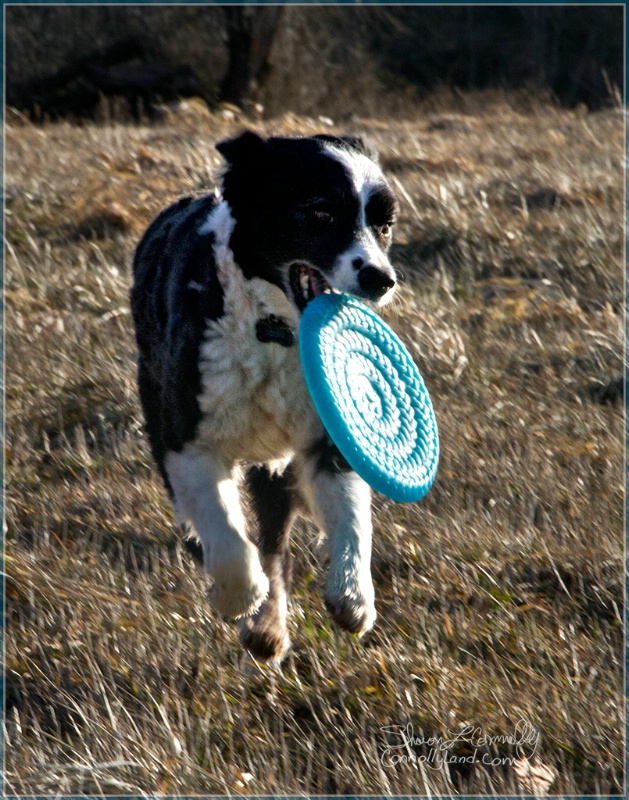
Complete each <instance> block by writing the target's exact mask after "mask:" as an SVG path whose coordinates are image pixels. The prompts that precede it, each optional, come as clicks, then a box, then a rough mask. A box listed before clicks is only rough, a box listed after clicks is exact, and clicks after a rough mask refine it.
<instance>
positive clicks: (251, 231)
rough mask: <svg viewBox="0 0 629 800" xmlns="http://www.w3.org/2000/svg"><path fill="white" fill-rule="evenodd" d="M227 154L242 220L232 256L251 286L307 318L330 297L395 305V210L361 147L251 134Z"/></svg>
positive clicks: (229, 197)
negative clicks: (273, 293) (255, 283)
mask: <svg viewBox="0 0 629 800" xmlns="http://www.w3.org/2000/svg"><path fill="white" fill-rule="evenodd" d="M219 150H220V152H221V153H222V154H223V155H224V157H225V158H226V160H227V162H228V169H227V171H226V173H225V176H224V181H223V184H224V193H223V196H224V198H225V200H226V201H227V202H228V204H229V206H230V209H231V212H232V214H233V216H234V219H235V220H236V227H235V230H234V234H233V236H232V237H231V239H230V247H231V248H232V250H233V253H234V256H235V260H236V262H237V263H238V264H239V265H240V266H241V268H242V270H243V272H244V274H245V276H247V277H249V276H253V275H255V276H257V277H262V278H264V279H266V280H268V281H270V282H271V283H275V284H277V285H278V286H280V287H281V288H282V289H283V290H284V291H285V292H286V294H287V296H288V297H289V299H291V300H292V301H293V302H294V304H295V305H296V307H297V309H298V311H300V312H301V311H303V309H304V308H305V307H306V305H307V303H308V302H309V301H310V300H311V299H312V298H313V297H316V296H317V295H318V294H321V293H322V292H325V291H331V290H336V291H341V292H347V293H348V294H351V295H354V296H356V297H358V298H360V299H363V300H368V301H371V302H375V303H377V304H379V305H383V304H384V303H386V302H387V301H388V300H389V299H390V298H391V296H392V294H393V291H394V287H395V280H396V278H395V271H394V269H393V267H392V266H391V262H390V261H389V257H388V255H387V253H388V250H389V247H390V245H391V229H392V225H393V223H394V221H395V212H396V201H395V197H394V195H393V192H392V191H391V189H390V187H389V185H388V183H387V182H386V179H385V177H384V175H383V173H382V171H381V169H380V167H379V166H378V164H377V161H376V159H377V155H375V153H372V152H371V151H370V150H369V147H368V146H367V145H366V144H365V142H364V141H363V140H361V139H359V138H355V137H335V136H328V135H320V136H312V137H304V138H294V139H293V138H283V137H271V138H270V139H264V138H262V137H260V136H258V135H257V134H253V133H250V132H247V133H244V134H242V135H241V136H240V137H237V138H236V139H232V140H229V141H227V142H224V143H222V144H220V145H219ZM372 156H373V157H372Z"/></svg>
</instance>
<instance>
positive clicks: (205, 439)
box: [198, 203, 322, 469]
mask: <svg viewBox="0 0 629 800" xmlns="http://www.w3.org/2000/svg"><path fill="white" fill-rule="evenodd" d="M225 209H227V211H226V210H225ZM202 230H204V231H205V232H206V233H209V232H211V231H212V232H214V234H215V237H216V238H215V242H214V255H215V259H216V265H217V271H218V276H219V280H220V282H221V285H222V287H223V292H224V313H223V316H222V317H220V319H218V320H216V321H213V322H210V323H209V324H208V327H207V330H206V333H205V340H204V342H203V343H202V345H201V356H200V365H199V366H200V371H201V381H202V387H203V389H202V393H201V395H200V397H199V404H200V407H201V411H202V412H203V414H204V418H203V421H202V423H201V425H200V429H199V442H198V443H199V444H200V445H201V446H203V443H206V444H207V446H209V447H212V448H216V447H217V448H218V452H221V453H222V454H223V455H224V456H225V457H226V458H227V459H229V460H230V461H236V460H243V461H250V462H254V463H267V462H276V463H275V466H276V467H277V468H280V469H281V467H282V466H283V465H285V464H287V463H288V461H289V460H290V459H291V458H292V455H293V453H294V452H295V450H296V449H298V448H300V447H302V446H303V445H304V444H305V442H307V441H309V440H311V439H312V438H313V436H315V437H316V433H317V430H321V429H322V426H321V423H320V421H319V418H318V416H317V414H316V412H315V410H314V407H313V405H312V401H311V400H310V396H309V394H308V390H307V388H306V384H305V381H304V377H303V373H302V369H301V362H300V358H299V349H298V347H297V346H296V345H294V346H292V347H283V346H282V345H280V344H278V343H273V342H260V341H259V340H258V338H257V336H256V322H257V321H258V320H260V319H262V318H264V317H268V316H269V315H272V314H273V315H275V316H277V317H282V318H284V319H286V320H287V322H288V323H289V324H290V325H291V327H292V328H293V331H294V333H295V339H296V338H297V332H298V327H299V318H298V315H297V313H296V311H295V309H294V307H293V305H292V304H291V303H290V302H289V301H288V299H287V298H286V295H285V294H284V292H282V291H281V289H279V288H278V287H277V286H275V285H273V284H271V283H269V282H268V281H264V280H262V279H260V278H252V279H251V280H248V279H247V278H245V276H244V275H243V273H242V271H241V269H240V268H239V267H238V265H237V264H236V263H235V262H234V259H233V255H232V252H231V250H230V248H229V245H228V242H229V236H230V234H231V231H232V230H233V219H232V217H231V214H229V207H228V206H227V204H226V203H222V204H221V205H220V206H218V207H217V209H216V210H215V211H214V212H213V213H212V215H211V216H210V219H208V221H207V222H206V223H204V225H203V227H202Z"/></svg>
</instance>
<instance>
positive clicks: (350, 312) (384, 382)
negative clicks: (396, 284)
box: [299, 294, 439, 502]
mask: <svg viewBox="0 0 629 800" xmlns="http://www.w3.org/2000/svg"><path fill="white" fill-rule="evenodd" d="M299 349H300V356H301V362H302V367H303V371H304V376H305V379H306V384H307V386H308V391H309V392H310V395H311V397H312V401H313V403H314V405H315V408H316V409H317V412H318V414H319V416H320V417H321V421H322V422H323V424H324V426H325V428H326V430H327V432H328V434H329V435H330V438H331V439H332V441H333V442H334V443H335V444H336V446H337V447H338V449H339V450H340V452H341V454H342V455H343V456H344V457H345V459H346V460H347V462H348V463H349V465H350V466H351V467H352V468H353V469H354V470H355V471H356V472H357V473H358V474H359V475H360V476H361V477H362V478H363V479H364V480H365V481H367V483H369V484H370V485H371V486H372V487H373V488H374V489H375V490H376V491H378V492H380V493H381V494H383V495H385V496H387V497H390V498H391V499H393V500H400V501H409V502H411V501H415V500H420V499H421V498H422V497H423V496H424V495H425V494H426V492H427V491H428V489H430V487H431V485H432V483H433V481H434V479H435V475H436V473H437V465H438V462H439V435H438V432H437V423H436V420H435V414H434V410H433V407H432V403H431V401H430V397H429V396H428V392H427V390H426V387H425V385H424V381H423V380H422V377H421V375H420V374H419V370H418V369H417V367H416V365H415V363H414V362H413V360H412V358H411V356H410V354H409V353H408V350H407V349H406V347H405V346H404V344H403V343H402V342H401V340H400V339H399V338H398V337H397V336H396V334H395V333H394V332H393V331H392V330H391V329H390V328H389V327H388V325H386V323H384V322H383V321H382V319H381V318H380V317H379V316H377V315H376V314H375V313H374V312H372V311H371V310H370V309H369V308H367V306H365V305H364V304H363V303H361V302H359V301H358V300H355V299H354V298H352V297H350V296H349V295H344V294H322V295H319V296H318V297H316V298H314V299H313V300H311V301H310V302H309V303H308V305H307V306H306V309H305V310H304V313H303V316H302V319H301V324H300V329H299Z"/></svg>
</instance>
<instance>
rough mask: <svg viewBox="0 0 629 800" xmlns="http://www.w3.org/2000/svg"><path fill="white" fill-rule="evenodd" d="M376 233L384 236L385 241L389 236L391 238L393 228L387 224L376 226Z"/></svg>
mask: <svg viewBox="0 0 629 800" xmlns="http://www.w3.org/2000/svg"><path fill="white" fill-rule="evenodd" d="M377 231H378V233H379V234H380V236H384V238H385V239H388V238H389V236H391V234H392V232H393V228H392V227H391V225H388V224H385V225H378V226H377Z"/></svg>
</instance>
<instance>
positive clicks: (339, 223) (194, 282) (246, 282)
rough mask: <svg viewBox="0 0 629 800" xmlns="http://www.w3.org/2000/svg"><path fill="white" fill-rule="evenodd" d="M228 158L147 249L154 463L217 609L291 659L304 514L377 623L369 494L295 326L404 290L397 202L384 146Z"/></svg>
mask: <svg viewBox="0 0 629 800" xmlns="http://www.w3.org/2000/svg"><path fill="white" fill-rule="evenodd" d="M217 148H218V150H219V152H220V153H221V154H222V155H223V156H224V158H225V160H226V163H227V167H226V170H225V172H224V175H223V180H222V196H219V195H217V194H212V195H208V196H204V197H196V198H193V197H187V198H183V199H182V200H180V201H178V202H177V203H175V204H173V205H172V206H170V207H169V208H167V209H166V210H165V211H164V212H162V213H161V214H160V215H159V216H158V217H157V219H156V220H155V221H154V222H153V223H152V224H151V226H150V227H149V228H148V230H147V231H146V233H145V235H144V237H143V239H142V241H141V242H140V244H139V246H138V249H137V252H136V255H135V259H134V277H135V282H134V286H133V289H132V293H131V302H132V311H133V319H134V323H135V327H136V338H137V344H138V350H139V358H138V386H139V392H140V399H141V402H142V406H143V409H144V414H145V418H146V430H147V433H148V438H149V442H150V445H151V449H152V453H153V456H154V458H155V461H156V462H157V465H158V467H159V469H160V472H161V474H162V477H163V479H164V481H165V484H166V486H167V488H168V490H169V492H170V494H171V496H172V497H173V499H174V501H175V503H176V504H177V505H178V506H179V511H180V513H181V515H182V516H183V517H184V518H185V519H188V520H189V521H191V522H192V523H193V526H194V528H195V530H196V533H197V534H198V536H199V538H200V539H201V542H202V544H203V549H204V556H205V561H206V566H207V568H208V570H209V571H210V572H211V573H212V574H213V577H214V579H215V594H214V597H215V602H216V604H217V606H218V607H219V610H222V611H223V612H224V613H227V614H229V615H232V616H238V617H242V619H241V622H240V629H241V636H242V640H243V643H244V644H245V646H246V647H247V648H248V649H249V650H251V651H252V652H253V653H254V654H255V655H257V656H258V657H261V658H280V657H281V656H282V655H283V654H284V653H285V651H286V649H287V647H288V636H287V633H286V621H285V604H286V599H285V593H286V589H287V586H288V583H289V581H290V560H289V548H288V540H289V533H290V528H291V525H292V521H293V518H294V515H295V513H296V512H297V511H298V510H299V509H302V510H303V508H307V509H308V510H309V511H310V512H311V513H312V515H313V516H314V518H315V519H316V520H317V522H318V523H319V524H320V525H321V526H322V527H324V528H326V527H327V528H329V530H327V533H328V534H329V537H330V547H331V559H332V565H331V570H330V575H329V579H328V587H327V589H326V603H327V605H328V607H329V608H330V610H331V612H332V614H333V616H334V618H335V619H336V620H337V622H338V623H339V624H341V625H342V626H343V627H345V628H347V629H349V630H353V631H356V632H359V633H362V632H364V631H365V630H367V629H368V628H369V627H370V626H371V624H373V620H374V618H375V611H374V609H373V587H372V586H371V579H370V578H369V568H368V559H369V554H370V534H371V529H370V522H369V521H368V515H369V508H368V506H369V492H368V490H367V489H366V487H365V486H364V485H363V484H362V481H360V479H359V478H358V477H357V476H356V475H355V473H353V472H352V471H351V468H350V467H349V465H348V464H347V462H346V461H345V459H344V458H343V456H342V455H341V454H340V452H339V451H338V449H337V448H336V447H335V445H334V444H333V443H332V442H331V440H330V439H329V437H328V436H327V434H326V432H325V430H324V429H323V426H322V425H321V424H320V421H319V420H318V418H317V417H316V414H315V413H314V410H313V408H312V406H311V404H310V401H309V398H308V396H307V394H306V393H305V391H303V390H302V388H301V387H302V384H303V377H302V376H301V371H300V367H299V361H298V357H297V356H296V355H295V353H296V349H297V348H296V333H297V328H298V324H299V316H300V314H301V312H302V311H303V309H304V308H305V305H306V303H307V302H308V301H309V300H310V299H311V298H312V297H313V296H314V295H316V294H319V293H320V292H321V291H324V290H325V291H328V290H330V289H340V290H342V291H346V292H349V293H351V294H354V295H356V296H358V297H361V298H363V299H365V300H369V301H375V302H380V301H382V300H383V299H388V297H389V296H390V294H391V293H392V291H393V287H394V284H395V273H394V271H393V268H392V267H391V265H390V263H389V261H388V257H387V255H386V254H387V250H388V248H389V245H390V235H391V226H392V224H393V222H394V217H395V199H394V197H393V194H392V192H391V190H390V188H389V186H388V184H387V183H386V180H385V179H384V176H383V175H382V173H381V172H380V170H379V167H378V166H377V155H376V153H375V152H374V151H373V149H371V148H370V147H369V146H367V145H366V144H365V142H364V141H363V140H362V139H360V138H358V137H343V138H339V137H333V136H328V135H321V136H317V137H307V138H299V139H291V138H270V139H264V138H262V137H260V136H258V135H257V134H254V133H251V132H245V133H243V134H242V135H240V136H239V137H237V138H235V139H231V140H228V141H225V142H222V143H220V144H218V145H217ZM238 275H240V277H238ZM273 287H276V288H273ZM237 308H241V309H244V311H243V310H241V311H238V310H237ZM251 308H254V309H255V308H259V309H261V310H260V311H259V312H256V311H255V310H254V311H251ZM249 315H251V318H249ZM230 326H231V327H230ZM242 331H244V333H242ZM247 331H249V333H247ZM243 337H244V338H243ZM237 343H238V344H237ZM208 348H209V349H208ZM239 348H240V349H239ZM225 359H227V361H228V362H229V364H228V366H227V367H225V366H224V364H223V361H224V360H225ZM230 359H231V360H230ZM230 365H231V366H230ZM221 370H223V371H221ZM230 370H231V372H230ZM247 370H249V372H247ZM273 370H275V372H274V371H273ZM240 371H242V373H243V376H244V377H243V385H245V384H246V385H251V386H253V385H254V384H253V383H252V381H253V380H254V379H253V378H251V375H254V374H255V375H258V373H260V375H261V376H262V377H260V378H259V381H260V382H259V385H258V384H256V385H255V387H256V388H255V389H251V390H250V391H249V393H247V391H245V390H244V389H241V388H240V386H238V389H237V390H236V389H233V391H234V392H235V393H234V395H233V397H232V395H230V394H229V392H230V391H232V388H229V387H232V384H235V383H237V380H236V379H237V376H238V374H239V372H240ZM232 378H233V380H232ZM256 380H258V378H256ZM221 381H222V383H221ZM247 381H248V383H247ZM221 386H225V387H227V388H225V390H223V389H221V388H220V387H221ZM217 387H218V388H217ZM273 392H276V394H277V393H278V392H279V395H278V397H279V399H278V400H276V403H275V404H276V406H277V407H278V410H277V413H275V412H274V411H273V403H272V401H269V403H267V406H268V407H269V408H271V411H269V414H270V416H269V417H268V419H267V418H264V419H262V418H260V419H259V420H258V419H257V416H260V414H261V413H262V412H261V411H260V407H259V405H256V404H259V402H260V398H263V399H264V397H265V393H267V394H268V397H269V398H272V397H274V396H275V395H273ZM289 395H290V396H289ZM267 406H264V408H265V409H266V408H267ZM215 407H216V409H217V410H216V413H215V411H214V409H215ZM280 407H281V409H282V410H279V408H280ZM219 409H220V410H219ZM249 409H250V413H249ZM264 413H266V411H264ZM274 414H275V416H274ZM236 415H239V416H238V419H239V420H241V422H240V428H239V426H238V424H237V423H236V422H234V429H233V431H232V429H231V428H230V425H231V424H232V417H233V419H234V420H235V419H236ZM256 422H258V423H259V426H258V427H256ZM265 425H266V426H267V427H268V431H267V430H260V431H259V428H264V426H265ZM243 426H244V428H245V429H242V430H241V428H243ZM274 426H275V427H274ZM247 431H249V433H247ZM258 433H259V435H260V437H262V438H260V440H259V442H258V439H257V437H258ZM267 434H268V435H267ZM239 437H241V438H239ZM265 437H266V438H265ZM243 462H245V463H246V462H252V463H250V465H249V466H248V468H247V470H246V472H245V483H246V485H247V488H248V491H249V494H250V496H251V499H252V507H253V511H254V514H255V517H256V519H257V523H258V532H257V549H255V548H254V550H253V551H252V550H251V547H252V545H247V544H243V542H242V539H243V538H246V536H244V532H243V530H242V525H241V523H240V522H239V521H238V520H239V519H240V517H239V513H240V512H239V509H238V508H237V507H236V506H237V499H234V496H233V493H232V492H231V486H232V483H231V481H232V478H233V477H234V475H235V472H234V470H236V469H237V468H238V467H239V465H240V464H241V463H243ZM226 487H227V488H226ZM227 495H229V497H227ZM298 498H299V500H298ZM365 504H366V505H367V508H365ZM258 558H259V559H260V562H259V563H258V560H257V559H258ZM343 559H345V561H346V562H347V563H342V562H343ZM365 561H366V562H367V563H366V564H365ZM337 562H338V563H337ZM260 564H261V567H262V570H263V571H264V575H266V578H265V577H264V575H262V574H261V573H260V569H259V567H260ZM234 575H235V576H236V577H234ZM348 576H349V577H348ZM267 579H268V594H267ZM265 594H266V599H265Z"/></svg>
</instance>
